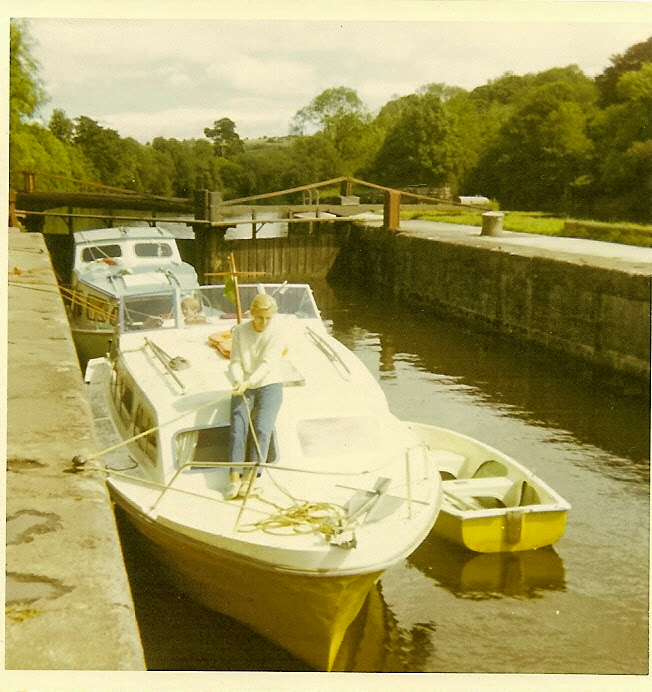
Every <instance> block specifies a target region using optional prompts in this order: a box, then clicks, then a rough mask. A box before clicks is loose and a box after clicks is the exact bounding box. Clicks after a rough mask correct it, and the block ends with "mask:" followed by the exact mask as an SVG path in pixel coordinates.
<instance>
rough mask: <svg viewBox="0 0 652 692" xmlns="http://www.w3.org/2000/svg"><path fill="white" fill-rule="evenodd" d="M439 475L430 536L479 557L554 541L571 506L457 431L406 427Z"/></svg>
mask: <svg viewBox="0 0 652 692" xmlns="http://www.w3.org/2000/svg"><path fill="white" fill-rule="evenodd" d="M409 425H410V427H411V428H412V429H413V430H414V431H415V432H416V433H417V434H418V436H419V437H420V438H421V440H422V442H423V443H424V444H425V445H426V446H427V447H428V450H429V452H428V453H429V456H430V458H431V460H432V461H433V463H434V464H436V465H437V467H438V468H439V470H440V473H441V476H442V491H443V501H442V508H441V512H440V514H439V517H438V519H437V522H436V524H435V527H434V532H435V533H436V534H438V535H440V536H442V537H443V538H445V539H447V540H449V541H452V542H453V543H457V544H460V545H463V546H464V547H466V548H468V549H469V550H473V551H475V552H478V553H500V552H513V551H517V550H535V549H537V548H542V547H544V546H547V545H552V544H554V543H556V542H557V541H558V540H559V539H560V538H561V536H562V535H563V533H564V530H565V528H566V517H567V514H568V510H569V509H570V505H569V503H568V502H566V500H564V498H562V497H561V496H560V495H559V494H558V493H557V492H555V491H554V490H553V489H552V488H551V487H549V486H548V485H546V483H544V482H543V481H542V480H541V479H540V478H538V477H537V476H535V475H534V474H533V473H532V472H530V471H529V470H528V469H526V468H525V467H524V466H522V465H521V464H519V463H518V462H516V461H515V460H514V459H512V458H511V457H509V456H507V455H506V454H503V453H502V452H499V451H498V450H496V449H493V448H492V447H489V446H488V445H486V444H484V443H482V442H479V441H478V440H474V439H473V438H471V437H467V436H466V435H462V434H461V433H457V432H454V431H452V430H446V429H444V428H438V427H436V426H432V425H425V424H421V423H410V424H409Z"/></svg>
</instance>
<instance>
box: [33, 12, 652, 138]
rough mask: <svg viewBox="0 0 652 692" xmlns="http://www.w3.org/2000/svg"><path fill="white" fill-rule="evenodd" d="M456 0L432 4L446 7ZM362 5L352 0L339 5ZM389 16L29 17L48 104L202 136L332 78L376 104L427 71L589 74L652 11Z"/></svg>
mask: <svg viewBox="0 0 652 692" xmlns="http://www.w3.org/2000/svg"><path fill="white" fill-rule="evenodd" d="M401 4H402V5H403V3H401ZM421 4H422V5H423V4H424V3H421ZM428 4H429V3H428ZM455 4H456V3H448V4H446V3H444V6H445V7H444V10H445V11H443V12H441V13H440V14H438V15H434V14H431V15H430V16H435V17H437V18H439V17H440V16H441V18H442V20H443V19H445V18H446V17H447V16H450V11H449V10H450V7H451V6H452V5H455ZM460 4H466V3H460ZM489 4H491V5H492V7H493V6H495V5H494V3H486V4H485V5H489ZM499 4H500V3H496V5H499ZM521 4H522V5H525V4H528V5H530V4H532V3H521ZM534 4H537V3H534ZM585 4H587V3H582V5H585ZM623 4H624V3H623ZM606 5H609V3H600V6H601V8H602V7H606ZM374 7H378V6H377V5H376V4H374ZM357 9H358V6H357V5H356V4H355V3H354V4H353V5H352V6H351V12H350V13H349V14H347V13H346V12H345V13H344V14H343V16H355V14H356V11H357ZM447 12H448V14H447ZM603 14H604V13H603ZM607 15H608V13H607V14H604V16H607ZM385 16H386V15H385V14H383V13H382V12H381V11H380V10H378V12H375V13H374V14H373V15H370V17H369V19H370V20H369V21H339V22H337V21H306V20H302V21H255V20H249V21H218V20H194V19H174V20H141V19H129V20H127V19H65V18H64V19H31V20H29V29H30V34H31V35H32V37H33V38H34V41H35V50H34V54H35V57H36V58H37V59H38V60H39V61H40V63H41V66H42V70H41V76H42V77H43V79H44V82H45V88H46V91H47V92H48V94H49V95H50V97H51V98H50V104H49V107H50V108H61V109H63V110H64V111H66V113H67V114H68V115H69V117H73V118H74V117H76V116H77V115H80V114H84V115H87V116H88V117H91V118H93V119H96V120H98V121H100V122H106V123H109V126H110V127H112V128H114V129H117V130H118V131H119V132H120V134H121V135H122V136H133V137H135V138H136V139H138V140H139V141H147V140H151V139H153V138H154V137H157V136H163V137H177V138H179V139H183V138H190V137H201V136H203V128H204V127H207V126H209V125H210V124H212V123H213V121H214V120H216V119H218V118H220V117H229V118H231V119H232V120H233V121H234V122H235V123H236V127H237V129H238V132H239V133H240V134H241V136H244V137H254V136H259V135H263V134H267V135H270V136H272V135H280V134H285V133H286V132H287V127H288V123H289V121H290V120H291V118H292V116H293V115H294V113H296V111H297V110H298V109H299V108H302V107H303V106H305V105H307V104H308V103H309V102H310V101H311V100H312V99H313V98H314V97H315V96H316V95H317V94H319V93H321V91H323V90H324V89H327V88H330V87H335V86H347V87H350V88H353V89H355V90H356V91H357V92H358V94H359V95H360V97H361V99H362V100H363V101H364V102H365V103H366V104H367V105H368V106H369V108H370V109H372V110H377V109H378V108H380V107H381V106H382V105H384V103H386V102H387V101H388V100H390V99H391V98H393V97H394V96H395V95H396V94H399V95H404V94H408V93H412V92H414V91H415V90H416V89H417V88H418V87H420V86H422V85H424V84H427V83H430V82H443V83H446V84H449V85H451V86H461V87H464V88H466V89H471V88H473V87H475V86H478V85H480V84H484V83H486V82H487V81H489V80H491V79H496V78H498V77H500V76H501V75H502V74H503V73H504V72H507V71H512V72H515V73H517V74H523V73H525V72H536V71H541V70H545V69H549V68H551V67H561V66H565V65H568V64H578V65H579V66H580V67H581V68H582V69H583V70H584V71H585V72H586V73H587V74H588V75H589V76H594V75H595V74H598V73H599V72H601V71H602V70H603V69H604V68H605V67H607V66H608V64H609V58H610V57H611V56H612V55H613V54H615V53H622V52H623V51H624V50H626V49H627V48H628V47H629V46H631V45H633V44H634V43H636V42H639V41H643V40H645V39H646V38H647V37H648V36H650V35H652V13H651V14H650V15H649V22H648V23H647V24H646V23H645V22H640V21H639V22H621V23H619V22H617V21H615V22H604V21H595V22H594V21H586V20H585V21H582V22H568V21H566V22H556V23H555V22H553V21H549V20H548V19H546V20H545V21H544V20H538V21H530V22H523V21H521V22H520V23H518V22H513V21H486V19H487V12H486V11H485V12H484V14H482V16H481V14H479V15H478V19H482V18H484V19H485V21H466V22H451V21H448V22H446V21H432V20H431V19H428V20H426V21H419V22H415V21H373V20H375V19H377V18H384V17H385ZM387 16H389V14H387ZM407 16H410V17H412V16H413V14H410V13H407ZM498 16H499V13H498V14H496V17H498ZM600 16H602V15H600ZM496 17H494V18H496ZM550 18H551V19H552V18H554V15H551V17H550Z"/></svg>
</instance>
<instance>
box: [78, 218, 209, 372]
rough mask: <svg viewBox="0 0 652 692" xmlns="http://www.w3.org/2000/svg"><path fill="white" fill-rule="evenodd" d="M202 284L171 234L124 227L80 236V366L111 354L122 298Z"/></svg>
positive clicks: (154, 316)
mask: <svg viewBox="0 0 652 692" xmlns="http://www.w3.org/2000/svg"><path fill="white" fill-rule="evenodd" d="M197 285H198V283H197V274H196V272H195V269H194V267H192V265H190V264H188V263H187V262H183V261H182V259H181V256H180V254H179V248H178V247H177V243H176V240H175V237H174V236H173V235H172V234H171V233H170V232H169V231H166V230H164V229H162V228H159V227H157V226H155V227H150V226H120V227H116V228H98V229H94V230H88V231H78V232H76V233H75V234H74V257H73V266H72V278H71V293H70V295H69V311H68V316H69V319H70V327H71V330H72V334H73V338H74V340H75V345H76V346H77V352H78V355H79V360H80V362H81V363H86V361H88V360H89V359H90V358H97V357H101V356H103V355H105V354H106V353H107V352H108V350H109V344H110V340H111V338H112V337H113V333H114V331H115V328H116V323H117V315H118V301H119V299H120V298H122V297H125V296H130V295H137V294H140V293H148V294H155V293H163V292H168V293H169V291H170V289H171V288H184V289H185V288H194V287H196V286H197ZM141 317H142V321H143V322H145V321H147V320H148V319H150V320H156V319H163V318H164V315H142V316H141Z"/></svg>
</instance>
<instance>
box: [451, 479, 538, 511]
mask: <svg viewBox="0 0 652 692" xmlns="http://www.w3.org/2000/svg"><path fill="white" fill-rule="evenodd" d="M442 487H443V489H444V493H445V494H446V495H448V496H449V497H452V498H456V499H459V500H462V502H463V503H464V504H466V505H468V507H467V509H473V508H475V509H503V508H506V507H525V506H527V505H533V504H539V503H540V499H539V495H538V494H537V492H536V490H535V489H534V488H533V487H532V486H531V485H530V484H529V483H528V482H527V481H525V480H517V481H512V480H511V479H510V478H507V477H506V476H489V477H486V478H482V477H480V478H464V479H460V480H444V482H443V485H442Z"/></svg>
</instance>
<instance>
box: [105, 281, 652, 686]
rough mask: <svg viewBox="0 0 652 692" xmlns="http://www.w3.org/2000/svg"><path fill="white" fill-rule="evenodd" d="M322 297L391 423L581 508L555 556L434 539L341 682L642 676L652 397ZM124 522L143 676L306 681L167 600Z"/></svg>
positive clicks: (386, 591) (451, 331)
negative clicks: (377, 388) (476, 452)
mask: <svg viewBox="0 0 652 692" xmlns="http://www.w3.org/2000/svg"><path fill="white" fill-rule="evenodd" d="M314 288H315V294H316V297H317V300H318V304H319V305H320V307H321V309H322V316H323V318H324V319H325V320H327V323H328V324H329V328H330V329H331V330H332V333H333V334H334V335H335V336H336V337H337V338H338V339H340V340H341V341H342V342H343V343H344V344H346V345H347V346H348V347H349V348H350V349H352V350H353V351H354V352H355V353H356V354H357V355H358V356H359V357H360V358H361V359H362V360H363V361H364V363H365V364H366V365H367V367H368V368H369V370H370V371H371V372H372V373H373V374H374V376H375V377H376V379H377V380H378V381H379V382H380V384H381V386H382V388H383V389H384V391H385V393H386V395H387V398H388V400H389V404H390V407H391V409H392V410H393V411H394V412H395V413H396V414H397V415H398V416H399V417H401V418H403V419H405V420H414V421H420V422H424V423H433V424H436V425H440V426H443V427H448V428H452V429H455V430H459V431H460V432H463V433H465V434H467V435H471V436H472V437H476V438H479V439H481V440H483V441H485V442H487V443H488V444H490V445H492V446H494V447H497V448H499V449H501V450H503V451H505V452H506V453H507V454H509V455H511V456H513V457H514V458H516V459H517V460H520V461H521V462H522V463H524V464H525V465H526V466H528V467H529V468H530V469H531V470H533V471H534V472H535V473H537V474H538V475H539V476H541V477H542V478H543V479H544V480H545V481H546V482H548V483H549V484H550V485H551V486H552V487H553V488H555V489H556V490H557V491H558V492H559V493H560V494H561V495H562V496H563V497H564V498H566V499H567V500H568V501H569V502H570V503H571V505H572V509H571V511H570V514H569V518H568V526H567V530H566V533H565V534H564V536H563V537H562V539H561V540H560V541H559V543H558V544H557V545H556V546H554V548H550V549H544V550H540V551H533V552H528V553H521V554H513V555H505V556H501V555H475V554H472V553H467V552H465V551H463V550H460V549H456V548H455V547H453V546H451V545H448V544H446V543H445V542H443V541H441V540H438V539H437V538H436V537H434V536H432V535H431V536H430V537H428V538H427V539H426V541H425V542H424V543H423V544H422V545H421V546H420V547H419V548H418V549H417V550H416V552H415V553H413V555H411V556H410V557H409V558H408V559H406V560H405V561H403V562H402V563H400V564H398V565H396V566H395V567H393V568H391V569H389V570H388V571H387V572H386V573H385V574H384V575H383V577H382V578H381V580H380V582H379V584H378V586H377V588H376V589H374V590H373V591H372V593H371V594H370V598H369V600H368V602H367V603H366V605H365V607H364V608H363V611H362V612H361V614H360V616H359V618H358V619H357V620H356V622H355V623H354V625H353V626H352V628H351V630H350V632H349V635H348V636H347V639H346V641H345V642H344V645H343V647H342V651H341V655H340V658H339V660H338V663H337V667H338V668H339V669H340V670H344V671H368V672H372V671H374V672H429V673H437V672H443V673H544V674H589V675H598V674H617V675H623V674H627V675H643V674H646V673H647V671H648V603H649V594H648V586H649V545H650V542H649V520H650V511H649V480H650V479H649V462H648V459H649V426H650V415H649V414H650V411H649V397H648V396H641V395H640V393H636V389H635V388H631V389H628V388H627V387H626V386H625V387H619V388H613V387H612V383H611V384H607V383H606V382H605V381H604V378H602V377H600V375H599V374H598V373H595V372H593V371H591V370H590V369H587V368H584V367H581V366H578V364H577V363H576V362H574V361H571V360H568V359H566V358H564V357H561V356H559V355H552V354H550V353H549V352H546V351H545V350H542V349H540V348H536V347H532V346H527V345H523V344H522V343H519V342H517V341H514V340H510V339H506V338H505V337H499V336H495V335H486V334H478V333H475V332H473V331H471V330H470V329H468V328H466V327H465V326H463V325H460V324H457V323H455V322H451V321H444V320H442V319H440V318H438V317H436V316H435V315H433V314H430V313H426V312H422V311H419V310H411V309H410V307H409V306H406V305H397V304H388V303H385V302H383V301H380V300H378V299H374V298H370V297H369V296H367V295H360V294H358V293H356V292H355V291H353V290H350V289H337V290H335V289H333V288H331V287H329V286H327V285H326V284H323V285H315V286H314ZM118 522H119V528H120V532H121V538H122V542H123V548H124V553H125V561H126V564H127V568H128V573H129V578H130V582H131V586H132V590H133V595H134V600H135V607H136V616H137V619H138V624H139V627H140V631H141V635H142V641H143V646H144V651H145V657H146V662H147V666H148V669H149V670H158V671H162V670H168V671H308V670H310V669H309V668H308V667H307V666H306V664H304V663H302V662H301V661H298V660H296V659H295V658H293V657H292V656H291V655H290V654H288V653H287V652H285V651H284V650H282V649H280V648H279V647H277V646H275V645H274V644H272V643H270V642H268V641H267V640H266V639H264V638H263V637H261V636H260V635H258V634H256V633H254V632H252V631H251V630H249V629H248V628H246V627H244V626H242V625H240V624H239V623H237V622H234V621H233V620H230V619H229V618H227V617H224V616H221V615H219V614H216V613H213V612H210V611H207V610H205V609H203V608H201V607H200V606H198V605H197V604H196V603H194V602H193V601H191V600H190V599H189V598H187V597H185V596H184V595H182V594H180V593H179V592H177V591H175V590H174V589H173V588H171V587H170V586H168V584H167V582H166V581H165V579H164V575H163V573H162V570H161V568H160V565H158V564H157V563H156V562H155V561H154V560H153V559H150V558H148V557H146V555H145V554H144V552H143V550H142V545H141V543H140V539H139V537H138V536H137V535H136V534H135V533H134V532H133V531H132V530H130V528H129V526H128V525H127V524H126V523H125V521H124V519H123V517H121V516H120V515H118ZM614 684H615V683H614Z"/></svg>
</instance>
